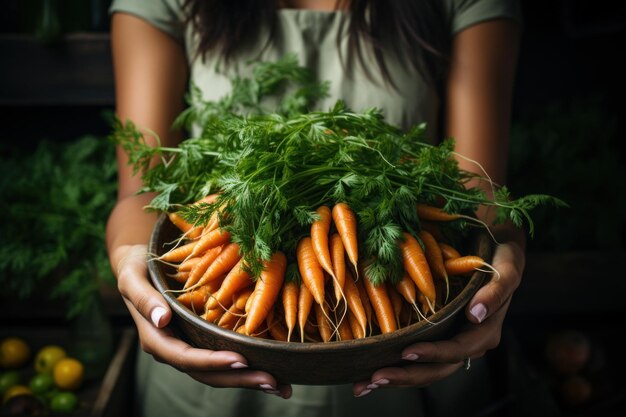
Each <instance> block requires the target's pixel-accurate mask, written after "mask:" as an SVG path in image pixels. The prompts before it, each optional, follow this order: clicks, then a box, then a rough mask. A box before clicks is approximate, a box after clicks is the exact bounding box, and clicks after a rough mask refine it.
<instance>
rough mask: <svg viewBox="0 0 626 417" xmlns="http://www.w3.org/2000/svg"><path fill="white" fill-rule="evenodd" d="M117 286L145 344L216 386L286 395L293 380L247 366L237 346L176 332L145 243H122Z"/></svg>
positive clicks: (165, 359) (161, 359)
mask: <svg viewBox="0 0 626 417" xmlns="http://www.w3.org/2000/svg"><path fill="white" fill-rule="evenodd" d="M117 251H119V252H118V253H117V254H116V255H117V256H116V257H117V259H121V260H120V262H119V264H118V266H117V280H118V288H119V290H120V293H121V294H122V297H123V299H124V302H125V303H126V306H127V308H128V310H129V311H130V314H131V316H132V318H133V320H134V322H135V324H136V326H137V330H138V333H139V341H140V344H141V348H142V349H143V350H144V351H145V352H147V353H149V354H150V355H152V356H153V357H154V358H155V359H156V360H157V361H159V362H162V363H166V364H168V365H170V366H173V367H174V368H176V369H178V370H179V371H181V372H185V373H187V374H188V375H189V376H191V377H192V378H194V379H195V380H197V381H200V382H202V383H204V384H207V385H210V386H213V387H243V388H251V389H258V390H261V391H264V392H266V393H269V394H276V395H278V396H280V397H283V398H289V397H290V396H291V386H289V385H278V383H277V381H276V379H275V378H274V377H273V376H272V375H270V374H268V373H266V372H262V371H254V370H249V369H247V366H248V365H247V361H246V358H245V357H243V356H242V355H240V354H238V353H236V352H229V351H213V350H207V349H198V348H194V347H192V346H190V345H189V344H187V343H185V342H184V341H182V340H181V339H179V338H177V337H176V336H175V335H174V334H173V332H172V331H171V329H169V328H168V324H169V323H170V320H171V319H172V311H171V309H170V308H169V306H168V304H167V302H166V301H165V299H164V298H163V296H162V295H161V294H160V293H159V292H158V291H157V290H156V289H154V287H152V285H151V284H150V282H149V281H148V278H147V274H148V268H147V261H146V260H147V247H146V245H126V246H121V247H118V248H117Z"/></svg>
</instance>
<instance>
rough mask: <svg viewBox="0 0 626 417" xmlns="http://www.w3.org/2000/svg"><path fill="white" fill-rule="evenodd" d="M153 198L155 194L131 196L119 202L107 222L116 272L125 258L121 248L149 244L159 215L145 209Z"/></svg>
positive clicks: (111, 254)
mask: <svg viewBox="0 0 626 417" xmlns="http://www.w3.org/2000/svg"><path fill="white" fill-rule="evenodd" d="M153 197H154V195H153V194H139V195H130V196H127V197H124V198H121V199H120V200H118V201H117V203H116V205H115V207H114V208H113V211H112V212H111V214H110V216H109V219H108V222H107V229H106V244H107V250H108V253H109V259H110V262H111V267H112V268H113V271H114V272H117V265H119V262H120V261H121V260H122V258H123V255H121V253H124V250H119V249H120V248H124V247H128V246H132V245H147V244H148V241H149V239H150V234H151V233H152V228H153V226H154V223H155V222H156V219H157V215H156V213H154V212H148V211H146V210H145V209H144V207H145V206H146V205H147V204H148V203H149V202H150V200H152V198H153Z"/></svg>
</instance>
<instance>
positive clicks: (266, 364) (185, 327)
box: [148, 214, 492, 385]
mask: <svg viewBox="0 0 626 417" xmlns="http://www.w3.org/2000/svg"><path fill="white" fill-rule="evenodd" d="M179 236H180V230H179V229H178V228H177V227H176V226H174V225H173V224H172V223H171V222H170V220H169V218H168V217H167V216H166V215H165V214H162V215H161V216H160V217H159V219H158V221H157V223H156V224H155V227H154V230H153V233H152V236H151V239H150V245H149V253H151V254H155V255H157V256H158V255H161V254H163V253H164V252H165V251H167V249H168V248H169V247H171V242H173V241H175V240H176V238H178V237H179ZM469 243H470V245H469V253H471V254H475V255H478V256H480V257H482V258H483V259H484V260H491V251H492V243H491V240H490V238H489V236H488V235H487V234H486V233H484V232H477V233H475V234H474V235H472V236H471V239H470V241H469ZM148 268H149V273H150V279H151V280H152V283H153V285H154V286H155V288H156V289H157V290H158V291H160V292H161V293H162V294H163V296H164V297H165V299H166V300H167V302H168V303H169V305H170V307H171V308H172V311H173V313H174V314H173V323H172V325H173V326H174V327H175V328H176V329H177V330H178V331H179V334H180V337H181V338H182V339H183V340H185V341H186V342H188V343H189V344H191V345H193V346H195V347H198V348H206V349H211V350H229V351H234V352H238V353H240V354H242V355H243V356H245V357H246V358H247V360H248V365H249V367H250V368H251V369H258V370H263V371H266V372H269V373H271V374H272V375H274V377H276V378H277V380H278V381H279V382H281V383H291V384H304V385H331V384H344V383H351V382H355V381H358V380H362V379H366V378H369V376H370V375H371V374H372V373H373V372H374V371H375V370H377V369H380V368H382V367H387V366H394V365H400V364H402V363H403V362H404V361H403V360H402V359H401V352H402V350H403V349H404V348H405V347H407V346H408V345H411V344H413V343H416V342H420V341H434V340H441V339H447V338H449V337H450V336H451V335H453V334H454V332H455V329H456V328H457V327H458V326H459V325H460V324H462V322H463V321H465V320H466V319H465V315H464V314H463V308H464V307H465V305H466V304H467V303H468V302H469V301H470V299H471V298H472V297H473V295H474V294H475V293H476V291H477V290H478V289H479V288H480V287H481V286H482V284H483V282H484V281H485V279H486V276H487V274H486V273H485V272H482V271H476V272H474V273H473V274H472V275H471V276H470V277H468V278H467V281H466V284H465V285H464V286H463V287H462V289H461V290H460V292H459V293H458V295H456V296H455V297H454V298H453V299H451V300H450V301H449V302H448V303H447V304H446V305H445V306H443V307H441V308H440V309H439V310H438V311H437V312H436V313H434V314H432V315H431V316H429V317H428V320H427V321H426V320H421V321H419V322H416V323H414V324H411V325H409V326H406V327H403V328H400V329H398V330H396V331H394V332H392V333H387V334H380V335H375V336H368V337H365V338H361V339H355V340H346V341H331V342H326V343H324V342H311V343H300V342H283V341H277V340H271V339H264V338H259V337H252V336H247V335H243V334H240V333H237V332H234V331H231V330H227V329H224V328H222V327H219V326H217V325H216V324H213V323H210V322H208V321H206V320H204V319H202V318H201V317H199V316H198V315H197V313H195V312H193V311H191V310H190V309H188V308H187V307H185V306H184V305H183V304H181V303H180V302H179V301H178V300H176V297H175V296H174V295H173V293H172V292H169V291H168V290H173V289H179V288H180V284H179V283H177V282H176V281H174V280H173V279H171V278H170V277H169V276H168V274H172V273H173V272H174V268H173V267H172V266H170V265H167V264H165V263H163V262H159V261H156V260H151V261H149V263H148Z"/></svg>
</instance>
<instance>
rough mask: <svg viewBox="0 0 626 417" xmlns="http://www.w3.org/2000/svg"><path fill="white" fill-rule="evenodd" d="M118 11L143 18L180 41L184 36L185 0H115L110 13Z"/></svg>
mask: <svg viewBox="0 0 626 417" xmlns="http://www.w3.org/2000/svg"><path fill="white" fill-rule="evenodd" d="M118 12H119V13H129V14H132V15H135V16H137V17H139V18H142V19H144V20H146V21H147V22H148V23H150V24H152V25H153V26H155V27H156V28H157V29H160V30H162V31H164V32H166V33H168V34H169V35H171V36H172V37H174V38H175V39H177V40H179V41H182V40H183V38H184V20H185V18H184V10H183V0H113V1H112V2H111V6H110V8H109V13H110V14H113V13H118Z"/></svg>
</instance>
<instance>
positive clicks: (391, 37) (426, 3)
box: [185, 0, 450, 84]
mask: <svg viewBox="0 0 626 417" xmlns="http://www.w3.org/2000/svg"><path fill="white" fill-rule="evenodd" d="M338 3H339V4H340V5H341V4H346V6H347V8H348V9H349V10H350V13H351V19H350V20H349V27H348V34H349V41H348V42H349V49H348V54H349V55H350V56H349V57H348V58H350V59H351V58H353V57H356V58H357V59H358V61H359V62H360V63H361V64H362V66H363V68H364V70H365V71H366V73H368V74H370V75H371V73H370V72H369V71H370V70H369V69H368V68H367V66H366V65H363V64H364V62H365V61H364V55H363V51H364V46H369V47H371V48H372V51H373V53H374V57H375V59H376V62H377V64H378V66H379V69H380V70H381V72H382V74H383V77H384V79H385V80H386V81H389V82H391V83H392V84H393V81H392V80H391V77H390V73H389V70H388V68H387V65H386V64H385V61H384V58H383V57H384V54H383V51H385V50H390V51H392V52H393V53H395V54H396V55H397V57H398V58H399V60H400V62H401V63H402V64H404V65H411V66H413V68H415V69H416V70H417V71H419V72H420V74H421V75H422V76H423V77H424V78H425V79H426V80H427V82H431V83H434V84H438V83H439V82H440V80H441V79H442V77H443V75H444V74H445V71H446V68H447V63H448V62H447V57H448V55H449V49H450V47H449V45H450V31H449V25H448V22H447V21H446V20H445V18H444V14H443V11H442V10H441V3H442V2H441V0H387V1H380V0H373V1H371V0H338ZM276 10H277V1H276V0H226V1H224V0H185V11H186V13H187V23H191V24H192V25H194V30H195V31H196V33H198V35H199V44H198V51H197V53H198V55H199V56H201V57H202V58H204V57H206V55H207V54H208V53H209V52H211V53H214V52H216V53H218V54H219V55H221V57H222V58H224V59H225V60H226V61H228V60H230V59H232V58H233V57H234V56H235V55H236V53H237V51H238V50H239V48H241V47H242V46H243V45H246V44H248V43H250V42H252V41H253V40H254V39H255V38H256V36H257V35H258V33H259V31H260V30H261V29H262V28H263V27H267V28H268V29H269V31H270V32H269V33H270V41H271V38H272V36H273V35H274V33H275V24H276ZM338 41H339V40H338Z"/></svg>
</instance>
